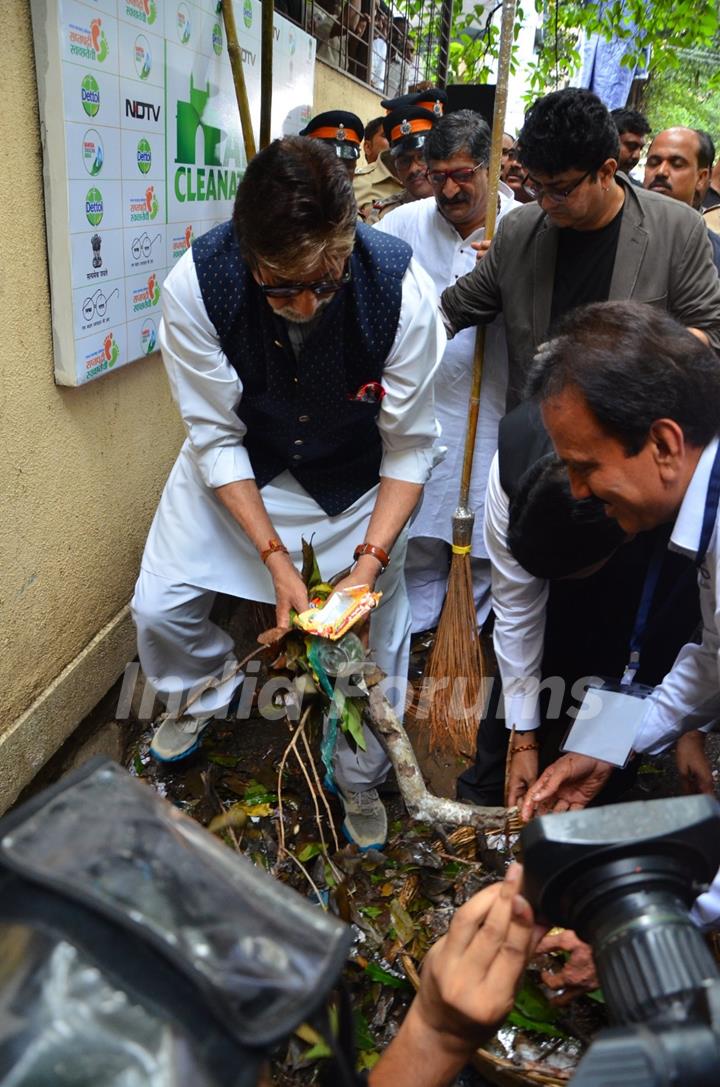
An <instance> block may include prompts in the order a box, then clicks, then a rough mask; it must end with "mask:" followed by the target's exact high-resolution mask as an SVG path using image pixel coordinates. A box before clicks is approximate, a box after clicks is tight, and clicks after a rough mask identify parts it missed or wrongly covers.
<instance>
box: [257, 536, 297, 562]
mask: <svg viewBox="0 0 720 1087" xmlns="http://www.w3.org/2000/svg"><path fill="white" fill-rule="evenodd" d="M277 551H280V552H281V553H282V554H283V555H289V554H290V552H289V551H288V549H287V547H286V546H285V544H284V543H283V542H282V540H278V539H277V538H273V539H272V540H268V542H267V547H264V548H263V550H262V551H261V552H260V558H261V559H262V561H263V562H264V563H265V562H267V560H268V559H269V558H270V556H271V555H274V554H275V553H276V552H277Z"/></svg>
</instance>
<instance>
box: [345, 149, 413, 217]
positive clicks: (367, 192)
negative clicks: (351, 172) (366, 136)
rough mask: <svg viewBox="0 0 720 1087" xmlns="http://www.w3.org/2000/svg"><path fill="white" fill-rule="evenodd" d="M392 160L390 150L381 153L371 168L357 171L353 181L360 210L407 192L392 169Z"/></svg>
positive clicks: (367, 167)
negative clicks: (377, 201) (378, 201)
mask: <svg viewBox="0 0 720 1087" xmlns="http://www.w3.org/2000/svg"><path fill="white" fill-rule="evenodd" d="M391 163H392V158H391V156H390V152H389V150H387V149H386V150H385V151H381V152H380V154H379V155H378V157H377V158H376V159H375V162H373V163H372V165H371V166H365V167H364V168H363V169H362V170H356V172H355V177H354V179H353V189H354V191H355V199H356V200H357V205H358V207H359V208H363V207H364V206H365V205H366V204H374V203H375V201H376V200H385V199H387V197H388V196H396V195H398V194H399V193H402V192H404V191H405V189H404V188H403V186H402V185H401V184H400V182H399V181H398V179H397V178H396V177H395V174H394V173H393V172H392V170H391V169H390V164H391Z"/></svg>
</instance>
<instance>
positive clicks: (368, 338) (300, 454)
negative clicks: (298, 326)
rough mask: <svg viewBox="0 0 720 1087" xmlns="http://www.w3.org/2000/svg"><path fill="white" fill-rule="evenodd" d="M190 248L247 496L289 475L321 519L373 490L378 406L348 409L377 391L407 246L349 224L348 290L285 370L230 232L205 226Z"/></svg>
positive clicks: (275, 334) (277, 333)
mask: <svg viewBox="0 0 720 1087" xmlns="http://www.w3.org/2000/svg"><path fill="white" fill-rule="evenodd" d="M192 249H193V258H194V261H195V268H196V270H197V276H198V281H199V284H200V290H201V292H202V298H203V302H204V303H205V308H206V310H207V313H208V317H209V318H210V320H211V321H212V323H213V325H214V326H215V328H216V330H217V333H218V337H219V339H220V344H221V346H222V349H223V351H224V352H225V354H226V355H227V357H228V359H229V360H230V362H231V364H232V365H233V366H234V367H235V369H236V370H237V372H238V374H239V376H240V380H241V381H242V383H243V395H242V400H241V402H240V404H239V405H238V407H237V413H238V416H239V417H240V419H242V421H243V423H244V424H245V426H246V427H247V434H246V435H245V438H244V443H245V448H246V449H247V451H248V454H249V456H250V463H251V464H252V468H253V471H254V473H255V480H256V482H257V485H258V487H263V486H264V485H265V484H266V483H269V482H270V480H272V479H274V478H275V476H277V475H279V474H280V472H282V471H284V470H285V469H289V470H290V472H292V474H293V475H294V476H295V478H296V479H297V480H298V482H299V483H300V484H301V485H302V486H303V487H304V488H305V490H306V491H307V492H308V494H310V495H311V496H312V497H313V498H314V499H315V501H316V502H317V503H318V505H319V506H321V507H322V508H323V509H324V510H325V512H326V513H328V514H329V515H331V516H333V515H335V514H338V513H342V511H343V510H346V509H347V508H348V506H351V505H352V504H353V502H355V501H356V500H357V499H358V498H359V497H360V496H361V495H362V494H364V493H365V492H366V491H368V490H370V488H371V487H374V486H375V484H376V483H377V482H378V479H379V468H380V460H381V457H382V447H381V441H380V434H379V432H378V429H377V424H376V419H377V415H378V412H379V410H380V404H379V403H374V404H366V403H362V402H361V401H358V400H353V399H351V398H352V396H353V395H354V394H355V393H356V392H357V390H358V389H359V388H360V386H362V385H364V384H366V383H367V382H370V381H380V382H381V381H382V374H383V368H384V365H385V360H386V358H387V356H388V355H389V353H390V349H391V347H392V345H393V341H394V339H395V334H396V332H397V327H398V321H399V318H400V304H401V301H402V278H403V276H404V274H405V271H406V270H407V267H408V264H409V263H410V257H411V255H412V250H411V249H410V246H408V245H406V243H405V242H402V241H399V240H398V239H396V238H393V237H391V236H390V235H389V234H382V233H380V231H375V230H372V229H371V228H369V227H366V226H363V225H362V224H361V225H359V226H358V228H357V235H356V240H355V247H354V249H353V253H352V257H351V258H350V265H351V270H352V280H351V282H350V283H349V284H348V286H347V287H345V288H344V289H343V290H342V291H339V292H338V294H336V295H335V296H334V298H333V299H332V301H331V302H330V304H329V305H328V306H326V307H325V309H324V310H323V312H322V315H321V317H320V319H319V321H318V323H317V326H316V327H315V328H314V329H313V332H312V335H311V336H310V338H309V339H308V340H307V342H306V343H305V345H304V346H303V349H302V351H301V352H300V354H299V356H298V358H297V359H296V358H295V353H294V351H293V349H292V347H291V346H290V342H289V340H288V338H287V332H286V326H285V322H284V321H283V320H281V319H278V318H277V317H275V316H274V314H273V311H272V310H271V308H270V306H269V305H268V303H267V302H266V300H265V299H264V298H263V295H262V293H261V291H260V290H259V288H258V286H257V284H256V283H255V280H254V279H253V277H252V275H251V273H250V269H249V268H248V266H247V264H246V263H245V261H244V260H243V259H242V257H241V255H240V249H239V246H238V243H237V240H236V238H235V235H234V233H233V229H232V224H231V223H223V224H222V225H220V226H217V227H214V228H213V229H212V230H210V231H209V232H208V233H207V234H204V235H203V236H202V237H201V238H198V239H196V240H195V241H194V242H193V247H192Z"/></svg>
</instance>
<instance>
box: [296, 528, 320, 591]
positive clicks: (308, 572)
mask: <svg viewBox="0 0 720 1087" xmlns="http://www.w3.org/2000/svg"><path fill="white" fill-rule="evenodd" d="M302 556H303V564H302V574H301V577H302V579H303V581H304V582H305V584H306V585H307V587H308V589H313V588H314V587H315V586H316V585H319V584H320V583H321V582H322V576H321V574H320V569H319V567H318V564H317V559H316V558H315V548H314V547H313V545H312V538H311V539H310V542H309V543H308V541H307V540H306V539H305V538H304V537H303V541H302Z"/></svg>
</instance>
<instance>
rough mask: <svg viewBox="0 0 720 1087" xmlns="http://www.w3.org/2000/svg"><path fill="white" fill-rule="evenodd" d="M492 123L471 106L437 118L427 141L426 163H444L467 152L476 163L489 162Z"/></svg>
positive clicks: (485, 163)
mask: <svg viewBox="0 0 720 1087" xmlns="http://www.w3.org/2000/svg"><path fill="white" fill-rule="evenodd" d="M490 135H491V133H490V126H489V125H488V123H487V121H484V120H483V118H482V117H481V116H480V114H479V113H475V111H474V110H472V109H458V110H455V111H454V112H453V113H448V114H447V115H446V116H445V117H443V118H442V120H440V121H438V122H437V124H436V125H434V126H433V129H432V131H431V133H430V135H429V136H428V138H427V140H426V141H425V160H426V162H433V161H434V162H445V161H446V160H447V159H451V158H454V157H455V155H460V154H467V155H469V156H470V158H471V159H472V160H473V162H482V163H483V164H484V165H487V163H488V162H489V161H490Z"/></svg>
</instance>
